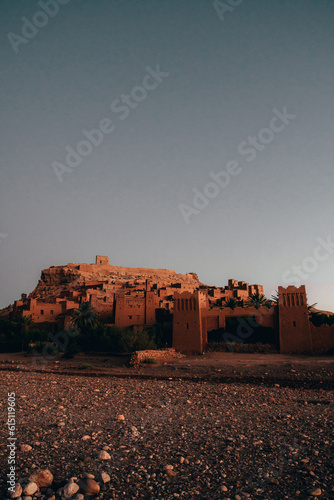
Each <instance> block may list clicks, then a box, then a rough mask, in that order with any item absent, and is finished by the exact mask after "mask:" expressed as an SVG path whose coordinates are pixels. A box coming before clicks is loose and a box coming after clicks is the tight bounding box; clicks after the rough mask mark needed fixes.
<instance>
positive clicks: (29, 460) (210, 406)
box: [0, 371, 334, 500]
mask: <svg viewBox="0 0 334 500" xmlns="http://www.w3.org/2000/svg"><path fill="white" fill-rule="evenodd" d="M0 377H1V392H2V394H1V396H2V397H1V415H2V421H3V425H2V427H1V441H2V442H3V443H5V447H3V448H2V449H3V450H4V453H3V454H2V457H1V463H0V465H1V471H2V475H1V485H0V488H1V492H2V493H1V498H9V496H8V491H7V486H6V481H7V477H6V474H7V473H8V469H9V465H8V463H7V461H8V452H6V443H8V441H7V437H8V427H7V393H8V392H15V393H16V437H17V442H16V446H17V450H16V466H17V471H16V479H17V480H21V481H22V482H23V488H24V487H25V484H26V483H27V480H28V478H29V476H30V475H31V474H32V473H33V472H34V471H36V470H38V469H49V471H50V472H51V473H52V475H53V482H52V484H51V489H50V487H49V489H47V488H46V487H45V488H42V487H41V488H40V489H39V490H38V491H37V494H36V493H35V495H33V496H29V495H27V494H26V495H25V496H24V495H23V496H22V498H24V499H25V500H30V499H31V498H33V499H35V498H38V495H39V498H40V499H41V500H42V499H55V498H62V497H61V496H60V495H61V493H62V494H63V495H64V490H60V491H59V488H61V487H63V486H64V485H65V484H66V483H68V481H69V480H70V478H72V477H75V478H78V480H79V478H84V477H85V476H86V479H84V481H83V482H82V483H80V484H81V485H83V484H84V482H85V481H86V483H85V484H86V486H85V487H86V488H88V487H87V484H88V482H89V481H91V479H92V477H91V479H87V476H89V475H93V476H94V478H95V480H96V483H98V484H99V485H100V492H99V493H97V494H96V495H91V496H87V495H86V496H85V497H83V496H82V495H80V492H79V490H78V491H77V492H76V493H75V494H74V496H67V497H65V496H63V498H75V499H78V500H79V499H80V498H81V499H82V498H101V499H111V498H122V499H132V498H144V499H172V498H173V499H174V498H184V499H192V498H198V499H201V498H203V499H236V500H239V499H243V498H250V499H252V498H260V499H268V500H270V499H294V498H300V499H303V498H316V497H320V498H322V499H332V498H333V499H334V471H333V448H334V447H333V440H332V436H333V420H334V411H333V410H334V396H333V391H332V390H329V389H327V390H324V389H317V390H313V389H304V388H288V387H282V386H278V384H277V386H273V387H267V386H264V385H262V384H257V385H255V384H254V385H251V384H242V383H238V384H234V383H229V384H225V383H217V382H212V381H205V380H199V381H198V382H195V381H185V380H180V379H177V378H175V375H174V378H173V379H171V380H168V379H167V380H140V379H126V378H114V377H112V376H111V377H94V378H92V377H86V376H80V377H78V376H76V375H72V376H70V375H58V374H54V373H51V374H50V373H47V374H43V373H33V372H15V371H14V372H11V371H2V372H0ZM123 417H124V419H123ZM22 445H29V446H31V450H30V451H23V450H21V447H22ZM24 448H25V447H23V449H24ZM28 449H29V447H28ZM101 451H104V453H101ZM103 472H104V473H105V474H104V475H103V477H104V480H106V482H105V483H104V482H103V480H102V478H101V473H103ZM108 477H109V478H110V481H109V480H108ZM23 480H24V481H25V482H24V481H23ZM73 483H75V484H74V486H75V488H74V489H76V488H77V486H76V480H74V481H73V482H72V483H70V484H71V485H72V486H73ZM93 483H94V481H93ZM96 483H95V485H96ZM93 486H94V485H93ZM93 489H94V488H93ZM58 491H59V493H57V492H58ZM80 491H81V492H82V491H83V489H82V488H81V489H80ZM87 492H89V491H88V489H87Z"/></svg>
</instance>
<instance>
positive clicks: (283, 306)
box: [278, 285, 312, 354]
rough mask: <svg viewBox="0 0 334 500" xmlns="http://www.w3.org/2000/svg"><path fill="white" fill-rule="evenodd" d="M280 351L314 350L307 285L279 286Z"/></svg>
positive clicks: (283, 352) (300, 351)
mask: <svg viewBox="0 0 334 500" xmlns="http://www.w3.org/2000/svg"><path fill="white" fill-rule="evenodd" d="M278 320H279V342H280V352H281V353H282V354H287V353H290V352H294V353H304V352H310V351H311V350H312V339H311V327H310V321H309V317H308V309H307V299H306V290H305V286H304V285H302V286H300V287H299V288H296V287H295V286H288V287H287V288H283V287H282V286H279V287H278Z"/></svg>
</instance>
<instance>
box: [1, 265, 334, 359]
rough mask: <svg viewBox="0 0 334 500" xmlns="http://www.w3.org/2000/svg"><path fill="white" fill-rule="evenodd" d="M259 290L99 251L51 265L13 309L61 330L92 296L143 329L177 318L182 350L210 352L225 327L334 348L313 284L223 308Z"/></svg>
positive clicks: (284, 343)
mask: <svg viewBox="0 0 334 500" xmlns="http://www.w3.org/2000/svg"><path fill="white" fill-rule="evenodd" d="M254 293H258V294H260V295H261V294H263V287H262V286H261V285H254V284H253V285H250V284H248V283H246V282H244V281H237V280H234V279H229V280H228V285H227V286H225V287H215V286H207V285H205V284H203V283H201V282H200V281H199V280H198V277H197V275H196V274H195V273H187V274H185V275H183V274H177V273H176V272H175V271H171V270H168V269H149V268H129V267H121V266H112V265H110V264H109V258H108V257H105V256H101V255H97V256H96V261H95V263H94V264H73V263H70V264H67V265H66V266H57V267H53V266H52V267H50V268H48V269H44V270H43V271H42V273H41V279H40V280H39V283H38V285H37V287H36V288H35V290H34V291H33V292H32V293H31V294H30V295H29V296H28V297H27V296H26V295H25V294H22V297H21V299H20V300H17V301H15V303H14V305H13V306H12V311H11V313H10V316H11V319H17V318H18V317H19V316H30V317H31V318H32V320H33V321H34V323H36V324H37V325H40V326H41V327H44V328H48V329H50V330H53V331H54V330H61V329H64V328H67V327H69V325H70V324H71V314H72V312H73V310H74V309H77V308H78V307H79V305H80V304H81V303H82V302H90V303H91V305H92V306H93V308H94V310H95V311H96V313H97V315H98V318H99V320H100V321H102V322H103V323H105V324H108V325H115V326H119V327H123V328H126V327H130V328H136V329H138V328H139V329H140V328H145V327H147V326H151V325H153V324H155V323H156V322H165V321H167V322H171V321H172V322H173V346H174V347H175V349H177V350H179V351H187V352H203V351H204V350H205V348H206V346H207V343H208V338H210V335H212V332H217V331H224V335H225V337H224V338H225V339H226V340H227V341H230V342H233V341H238V342H242V341H247V339H248V338H249V337H250V336H251V335H253V332H254V331H256V333H257V334H258V333H259V331H260V330H261V332H262V333H263V335H264V338H265V335H268V336H269V335H271V336H273V337H275V336H276V337H277V339H278V342H279V346H280V352H282V353H288V352H295V353H298V352H299V353H302V352H315V351H321V350H324V349H330V348H332V347H334V327H330V326H328V325H323V326H322V327H315V326H314V325H313V324H312V323H310V321H309V316H308V309H307V298H306V290H305V286H301V287H300V288H295V287H288V288H286V289H285V288H283V287H279V288H278V294H279V297H278V304H277V305H273V307H271V308H268V307H264V306H262V307H260V308H255V307H236V308H235V309H234V310H231V309H230V308H226V307H223V306H224V303H225V302H226V301H227V300H228V299H230V298H234V299H237V301H238V304H239V305H240V306H244V305H245V304H246V301H247V299H248V298H249V296H250V295H252V294H254ZM231 324H234V330H233V331H232V332H230V331H229V328H230V325H231ZM252 324H253V327H252ZM268 338H269V337H268Z"/></svg>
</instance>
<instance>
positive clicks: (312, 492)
mask: <svg viewBox="0 0 334 500" xmlns="http://www.w3.org/2000/svg"><path fill="white" fill-rule="evenodd" d="M321 494H322V491H321V489H320V488H316V489H315V490H310V495H311V496H312V497H320V495H321Z"/></svg>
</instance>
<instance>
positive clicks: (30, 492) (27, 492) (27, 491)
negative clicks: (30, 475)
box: [22, 481, 38, 496]
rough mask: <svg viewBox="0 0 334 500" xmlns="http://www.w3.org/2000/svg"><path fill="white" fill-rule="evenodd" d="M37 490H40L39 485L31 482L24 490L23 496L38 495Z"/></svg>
mask: <svg viewBox="0 0 334 500" xmlns="http://www.w3.org/2000/svg"><path fill="white" fill-rule="evenodd" d="M37 490H38V486H37V484H36V483H34V482H33V481H31V482H30V483H28V484H27V485H26V486H25V487H24V488H23V490H22V493H23V495H26V496H30V495H33V494H34V493H36V491H37Z"/></svg>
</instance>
